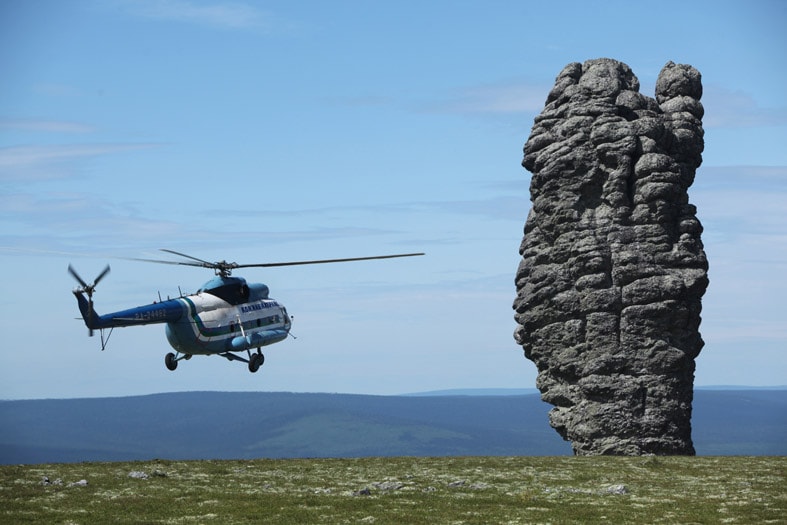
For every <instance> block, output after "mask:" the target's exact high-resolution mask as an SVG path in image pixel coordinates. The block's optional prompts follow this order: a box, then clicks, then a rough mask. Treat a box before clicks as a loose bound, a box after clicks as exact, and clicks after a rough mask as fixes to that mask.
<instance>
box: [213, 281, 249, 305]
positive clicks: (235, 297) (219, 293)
mask: <svg viewBox="0 0 787 525" xmlns="http://www.w3.org/2000/svg"><path fill="white" fill-rule="evenodd" d="M203 291H204V292H205V293H209V294H211V295H215V296H216V297H218V298H219V299H222V300H224V301H227V302H228V303H230V304H233V305H234V304H242V303H245V302H247V301H248V300H249V287H248V286H247V285H246V284H240V285H239V284H237V283H232V284H226V285H224V286H218V287H216V288H211V289H209V290H203Z"/></svg>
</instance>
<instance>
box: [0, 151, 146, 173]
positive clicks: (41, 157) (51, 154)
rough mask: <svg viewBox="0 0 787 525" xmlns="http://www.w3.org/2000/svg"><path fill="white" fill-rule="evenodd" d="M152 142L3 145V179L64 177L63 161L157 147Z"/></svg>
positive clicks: (0, 166) (0, 169) (0, 163)
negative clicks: (4, 146)
mask: <svg viewBox="0 0 787 525" xmlns="http://www.w3.org/2000/svg"><path fill="white" fill-rule="evenodd" d="M157 146H158V144H152V143H139V144H135V143H127V144H123V143H110V144H52V145H31V146H9V147H6V148H0V181H14V180H31V179H37V180H47V179H56V178H62V177H64V176H65V172H64V170H63V169H62V166H61V165H62V163H64V162H67V161H73V160H77V159H83V158H90V157H96V156H99V155H106V154H109V153H117V152H121V151H130V150H138V149H145V148H152V147H157Z"/></svg>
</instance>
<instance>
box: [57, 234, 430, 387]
mask: <svg viewBox="0 0 787 525" xmlns="http://www.w3.org/2000/svg"><path fill="white" fill-rule="evenodd" d="M161 251H163V252H166V253H169V254H172V255H176V256H178V257H180V258H182V259H185V260H180V261H170V260H159V259H132V260H136V261H144V262H152V263H159V264H174V265H181V266H196V267H200V268H208V269H212V270H214V272H215V277H214V278H213V279H211V280H210V281H208V282H206V283H205V284H204V285H202V287H201V288H200V289H199V290H197V292H196V293H193V294H186V295H184V294H183V293H181V294H180V297H177V298H175V299H169V298H168V299H167V300H160V301H157V302H153V303H151V304H147V305H143V306H137V307H135V308H129V309H127V310H122V311H118V312H113V313H109V314H105V315H99V314H98V313H97V312H96V310H95V308H94V304H93V293H94V292H95V290H96V286H97V285H98V283H99V282H100V281H101V280H102V279H103V278H104V277H106V275H107V274H108V273H109V271H110V267H109V265H107V266H106V268H104V269H103V270H102V271H101V273H99V274H98V276H97V277H96V278H95V279H94V280H93V282H92V283H90V284H88V283H87V282H86V281H85V280H84V279H82V277H81V276H80V275H79V274H78V273H77V271H76V270H75V269H74V268H73V266H71V265H70V264H69V265H68V272H69V273H70V274H71V276H72V277H74V279H76V280H77V282H78V283H79V285H80V286H79V287H77V288H75V289H74V290H73V293H74V296H75V297H76V299H77V304H78V305H79V311H80V313H81V315H82V319H83V320H84V321H85V325H87V328H88V335H90V336H91V337H92V336H93V333H94V331H95V330H99V331H100V333H101V350H104V349H105V348H106V346H107V344H108V342H109V337H110V336H111V335H112V331H113V330H114V329H115V328H118V327H126V326H140V325H148V324H162V323H165V324H166V330H165V332H166V336H167V341H168V342H169V344H170V346H172V348H173V349H174V350H175V352H169V353H168V354H166V356H165V357H164V364H165V365H166V367H167V369H169V370H173V371H174V370H175V369H177V367H178V363H179V362H180V361H182V360H184V359H185V360H188V359H191V357H192V356H195V355H219V356H221V357H224V358H225V359H227V360H229V361H241V362H244V363H246V364H248V367H249V371H250V372H252V373H254V372H257V370H259V368H260V366H262V364H263V363H264V362H265V356H264V355H263V353H262V347H263V346H268V345H272V344H274V343H278V342H281V341H283V340H285V339H286V338H287V336H288V335H291V334H290V328H291V327H292V316H290V314H289V313H288V312H287V309H286V308H285V307H284V305H283V304H281V303H280V302H278V301H277V300H275V299H273V298H271V297H270V295H269V294H270V290H269V289H268V286H267V285H265V284H262V283H247V282H246V279H244V278H242V277H235V276H233V275H232V271H233V270H236V269H239V268H255V267H265V268H269V267H276V266H296V265H304V264H326V263H339V262H351V261H367V260H372V259H393V258H398V257H415V256H419V255H424V254H423V253H403V254H395V255H375V256H371V257H352V258H345V259H322V260H312V261H293V262H279V263H257V264H238V263H235V262H227V261H225V260H222V261H217V262H209V261H205V260H203V259H199V258H197V257H193V256H191V255H187V254H185V253H180V252H176V251H173V250H168V249H161ZM105 334H106V336H105ZM255 349H256V351H255Z"/></svg>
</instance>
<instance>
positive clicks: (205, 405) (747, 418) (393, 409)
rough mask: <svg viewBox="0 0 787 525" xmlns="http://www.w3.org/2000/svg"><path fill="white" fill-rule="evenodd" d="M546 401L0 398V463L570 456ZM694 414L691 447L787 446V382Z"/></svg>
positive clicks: (698, 407) (714, 396)
mask: <svg viewBox="0 0 787 525" xmlns="http://www.w3.org/2000/svg"><path fill="white" fill-rule="evenodd" d="M457 392H462V391H457ZM465 392H466V391H465ZM550 408H551V406H550V405H548V404H546V403H543V402H542V401H541V400H540V398H539V396H538V395H536V394H528V395H465V394H460V393H456V394H454V395H414V396H368V395H350V394H295V393H253V392H187V393H169V394H154V395H148V396H137V397H120V398H96V399H61V400H56V399H55V400H26V401H0V463H3V464H14V463H54V462H79V461H121V460H145V459H153V458H163V459H251V458H262V457H264V458H296V457H368V456H484V455H490V456H494V455H506V456H507V455H511V456H518V455H523V456H542V455H570V454H571V447H570V446H569V444H568V443H567V442H564V441H563V440H562V439H561V438H560V437H559V436H558V435H557V433H556V432H555V431H554V430H552V428H550V427H549V425H548V420H547V413H548V412H549V410H550ZM692 423H693V437H694V443H695V447H696V449H697V452H698V454H700V455H787V390H729V391H713V390H709V391H705V390H698V391H697V392H696V393H695V400H694V417H693V419H692Z"/></svg>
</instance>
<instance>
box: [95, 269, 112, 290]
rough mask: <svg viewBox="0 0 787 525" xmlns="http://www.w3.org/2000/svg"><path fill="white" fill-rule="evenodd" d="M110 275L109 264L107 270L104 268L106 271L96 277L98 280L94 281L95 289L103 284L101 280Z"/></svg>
mask: <svg viewBox="0 0 787 525" xmlns="http://www.w3.org/2000/svg"><path fill="white" fill-rule="evenodd" d="M108 273H109V265H108V264H107V266H106V268H104V269H103V270H102V271H101V273H100V274H98V277H96V279H95V280H94V281H93V288H95V287H96V285H97V284H98V283H99V282H101V279H103V278H104V277H106V275H107V274H108Z"/></svg>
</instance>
